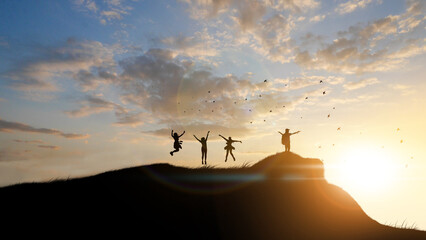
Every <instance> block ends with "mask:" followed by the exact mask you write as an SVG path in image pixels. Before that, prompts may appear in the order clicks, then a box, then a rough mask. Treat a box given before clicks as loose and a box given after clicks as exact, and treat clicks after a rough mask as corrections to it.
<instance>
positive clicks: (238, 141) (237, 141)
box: [232, 140, 243, 143]
mask: <svg viewBox="0 0 426 240" xmlns="http://www.w3.org/2000/svg"><path fill="white" fill-rule="evenodd" d="M232 142H240V143H243V142H241V141H240V140H232Z"/></svg>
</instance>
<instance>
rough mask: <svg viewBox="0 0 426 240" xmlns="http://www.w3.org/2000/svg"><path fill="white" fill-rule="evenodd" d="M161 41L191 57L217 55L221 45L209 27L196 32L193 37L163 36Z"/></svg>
mask: <svg viewBox="0 0 426 240" xmlns="http://www.w3.org/2000/svg"><path fill="white" fill-rule="evenodd" d="M160 41H161V42H162V43H164V44H165V45H166V46H167V47H168V48H171V49H173V50H175V51H176V52H177V53H179V54H180V55H183V56H189V57H206V56H208V57H212V56H216V55H217V49H218V46H219V45H218V44H219V43H218V40H217V39H215V38H214V37H212V36H211V35H210V34H209V33H208V31H207V29H203V30H202V31H199V32H196V33H195V34H194V36H191V37H187V36H183V35H178V36H175V37H167V38H163V39H161V40H160Z"/></svg>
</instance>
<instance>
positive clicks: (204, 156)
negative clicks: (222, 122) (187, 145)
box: [194, 131, 210, 165]
mask: <svg viewBox="0 0 426 240" xmlns="http://www.w3.org/2000/svg"><path fill="white" fill-rule="evenodd" d="M209 133H210V131H208V132H207V136H206V137H202V138H201V140H200V139H198V138H197V136H195V135H194V137H195V139H197V140H198V141H199V142H200V143H201V164H206V165H207V139H208V138H209Z"/></svg>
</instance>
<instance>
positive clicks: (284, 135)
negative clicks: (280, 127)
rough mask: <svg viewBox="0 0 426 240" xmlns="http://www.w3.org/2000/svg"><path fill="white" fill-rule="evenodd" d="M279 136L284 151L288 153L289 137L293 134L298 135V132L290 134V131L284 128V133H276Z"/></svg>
mask: <svg viewBox="0 0 426 240" xmlns="http://www.w3.org/2000/svg"><path fill="white" fill-rule="evenodd" d="M278 133H279V134H281V143H282V144H283V145H284V146H285V151H286V152H290V136H291V135H293V134H298V133H300V131H297V132H294V133H290V129H288V128H286V129H285V133H282V132H280V131H278Z"/></svg>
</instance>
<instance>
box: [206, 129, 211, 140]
mask: <svg viewBox="0 0 426 240" xmlns="http://www.w3.org/2000/svg"><path fill="white" fill-rule="evenodd" d="M209 133H210V131H208V132H207V135H206V141H207V139H209Z"/></svg>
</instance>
